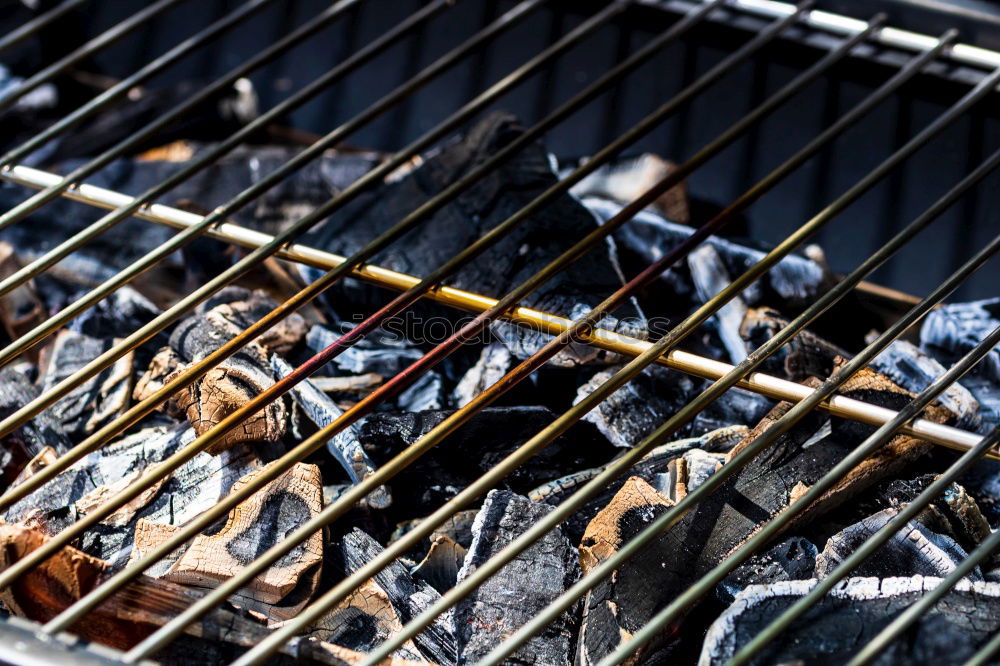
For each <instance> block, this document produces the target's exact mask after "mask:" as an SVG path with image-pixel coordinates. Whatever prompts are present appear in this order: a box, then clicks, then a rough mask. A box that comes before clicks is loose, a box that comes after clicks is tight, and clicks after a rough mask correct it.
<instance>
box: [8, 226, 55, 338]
mask: <svg viewBox="0 0 1000 666" xmlns="http://www.w3.org/2000/svg"><path fill="white" fill-rule="evenodd" d="M23 267H24V263H23V262H22V261H21V259H20V258H19V257H18V256H17V254H16V253H15V251H14V247H13V246H12V245H11V244H10V243H4V242H0V279H7V278H9V277H10V276H11V275H13V274H14V273H16V272H17V271H19V270H20V269H21V268H23ZM44 320H45V305H44V303H42V301H41V299H40V298H39V297H38V294H37V293H36V290H35V282H34V280H28V281H27V282H25V283H24V284H21V285H20V286H17V287H15V288H13V289H11V290H10V291H8V292H7V293H6V294H4V295H3V296H0V322H2V324H3V328H4V330H5V331H6V332H7V336H8V337H9V338H10V339H11V340H16V339H18V338H19V337H21V336H22V335H24V334H25V333H27V332H28V331H30V330H31V329H33V328H34V327H35V326H38V325H39V324H41V323H42V322H43V321H44Z"/></svg>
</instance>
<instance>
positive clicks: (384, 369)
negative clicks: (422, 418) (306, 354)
mask: <svg viewBox="0 0 1000 666" xmlns="http://www.w3.org/2000/svg"><path fill="white" fill-rule="evenodd" d="M339 338H340V336H339V335H338V334H337V333H334V332H333V331H331V330H330V329H328V328H325V327H323V326H320V325H316V326H313V327H312V328H311V329H309V332H308V334H307V335H306V338H305V342H306V345H307V346H308V347H309V349H310V350H312V351H313V352H319V351H321V350H322V349H324V348H326V347H328V346H330V345H331V344H333V343H334V342H336V341H337V340H338V339H339ZM423 355H424V353H423V352H422V351H420V349H418V348H417V347H415V346H413V345H412V344H411V343H410V342H408V341H407V340H405V339H400V338H393V337H391V336H383V335H370V336H368V337H366V338H364V339H362V340H360V341H359V342H358V343H357V344H354V345H351V346H350V347H349V348H347V349H345V350H344V351H343V352H341V353H340V354H338V355H337V357H336V358H334V359H333V360H332V361H331V362H330V363H328V364H327V365H326V367H325V369H324V370H322V371H321V372H323V373H326V374H331V375H344V374H351V375H365V374H371V373H374V374H377V375H381V376H382V377H393V376H395V375H397V374H399V373H400V372H402V371H403V370H405V369H406V368H407V367H408V366H409V365H411V364H412V363H413V362H415V361H416V360H418V359H419V358H420V357H421V356H423ZM394 402H395V404H396V406H397V407H398V408H399V409H402V410H405V411H408V412H419V411H425V410H428V409H441V408H442V407H445V406H447V404H448V400H447V399H446V397H445V393H444V382H443V380H442V378H441V375H440V374H439V373H438V372H436V371H433V370H432V371H430V372H426V373H424V374H423V375H421V376H420V378H419V379H418V380H417V381H416V382H414V383H413V384H412V385H411V386H409V387H408V388H407V389H406V390H404V391H402V392H401V393H400V394H399V395H398V396H396V398H395V400H394Z"/></svg>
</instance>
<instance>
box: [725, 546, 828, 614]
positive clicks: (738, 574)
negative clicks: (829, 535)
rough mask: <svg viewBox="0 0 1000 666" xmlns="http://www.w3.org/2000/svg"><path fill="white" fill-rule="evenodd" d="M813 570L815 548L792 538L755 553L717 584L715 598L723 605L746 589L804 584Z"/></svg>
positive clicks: (814, 566) (730, 601)
mask: <svg viewBox="0 0 1000 666" xmlns="http://www.w3.org/2000/svg"><path fill="white" fill-rule="evenodd" d="M815 568H816V546H814V545H813V544H812V542H811V541H809V540H808V539H803V538H802V537H792V538H790V539H787V540H785V541H782V542H781V543H779V544H778V545H776V546H772V547H771V548H769V549H767V550H766V551H764V552H763V553H757V554H755V555H753V556H751V557H750V559H749V560H748V561H747V562H745V563H743V564H742V565H740V566H739V567H737V568H736V570H734V571H733V572H732V573H731V574H729V575H728V576H726V578H725V579H724V580H723V581H722V582H721V583H719V584H718V586H716V588H715V594H716V596H718V597H719V599H720V600H721V601H722V602H723V603H725V604H731V603H733V599H735V598H736V595H737V594H739V593H740V592H742V591H743V590H744V589H746V588H747V586H749V585H762V584H765V583H776V582H778V581H786V580H808V579H810V578H812V577H813V571H814V570H815Z"/></svg>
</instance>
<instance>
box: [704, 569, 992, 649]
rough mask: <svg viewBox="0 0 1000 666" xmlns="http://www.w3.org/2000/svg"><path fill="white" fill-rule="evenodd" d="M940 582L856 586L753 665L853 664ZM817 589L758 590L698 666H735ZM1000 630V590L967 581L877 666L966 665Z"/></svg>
mask: <svg viewBox="0 0 1000 666" xmlns="http://www.w3.org/2000/svg"><path fill="white" fill-rule="evenodd" d="M939 583H940V580H938V579H934V578H924V577H922V576H913V577H912V578H887V579H884V580H879V579H877V578H849V579H847V580H846V581H844V582H843V583H841V584H838V585H837V586H836V587H834V588H833V590H831V591H830V592H829V593H827V594H826V596H824V597H823V599H822V600H821V601H820V602H819V603H818V604H816V605H815V606H813V607H812V608H811V609H810V610H809V611H807V612H806V613H805V614H804V615H803V616H802V617H801V618H799V619H798V620H796V621H795V622H794V623H793V624H792V626H791V627H790V628H789V629H788V630H786V631H784V632H782V633H781V634H779V635H778V636H777V638H776V639H775V640H773V641H772V642H771V643H769V644H768V645H767V646H766V647H765V648H764V649H762V650H761V651H760V652H758V653H757V654H756V655H754V657H753V658H752V659H751V660H750V662H749V663H751V664H787V663H805V664H815V663H827V664H840V663H845V662H847V661H848V660H849V659H850V657H851V655H853V654H854V653H855V652H857V650H859V649H860V648H861V647H862V646H864V645H865V644H866V643H868V641H870V640H871V639H872V638H874V637H875V635H876V634H877V633H878V632H879V631H880V630H881V629H882V628H883V627H885V626H886V625H887V624H888V623H889V622H890V621H892V620H893V619H894V618H895V617H896V616H897V615H898V614H899V613H900V612H902V611H903V610H904V609H905V608H906V607H908V606H910V605H912V604H913V603H914V602H916V601H917V600H918V599H919V598H920V597H922V596H923V595H924V594H926V593H927V592H929V591H930V590H932V589H933V588H935V587H937V585H938V584H939ZM814 585H815V581H805V580H801V581H784V582H777V583H771V584H767V585H751V586H750V587H748V588H747V589H746V590H744V591H743V592H742V593H741V594H740V595H739V596H738V597H737V598H736V601H735V602H734V603H733V605H732V606H730V607H729V609H728V610H727V611H726V612H725V613H723V614H722V615H721V616H720V617H719V618H718V619H717V620H716V621H715V622H714V623H713V624H712V627H711V628H710V629H709V631H708V635H707V636H706V637H705V642H704V645H703V648H702V652H701V658H700V659H699V661H698V663H699V664H701V665H702V666H714V665H716V664H718V665H721V664H724V663H727V662H728V661H729V659H731V658H732V656H733V655H734V654H735V653H736V651H737V650H738V649H740V648H741V647H742V646H744V645H745V644H746V643H747V642H748V641H749V640H750V639H751V638H752V637H753V636H755V635H756V634H757V633H759V632H760V631H761V630H763V629H764V627H766V626H767V625H768V624H769V623H770V622H771V621H772V620H774V619H775V618H777V617H778V616H779V615H780V614H781V613H782V612H783V611H784V610H786V609H787V608H788V607H789V606H791V604H793V603H794V602H795V601H797V600H798V599H799V598H801V597H802V596H803V595H805V594H807V593H808V592H809V591H810V590H811V589H812V587H813V586H814ZM998 629H1000V585H998V584H996V583H978V582H977V583H969V582H968V581H961V582H959V584H958V585H957V586H956V588H955V589H954V590H953V591H951V592H949V593H948V594H947V595H946V596H945V597H944V598H943V599H942V600H941V601H939V602H938V603H937V604H936V605H935V606H934V607H932V608H931V609H930V610H929V611H928V612H927V613H925V614H924V615H922V616H921V617H920V619H919V620H917V622H916V624H915V625H914V627H913V628H912V629H910V630H909V631H908V632H907V633H906V634H904V635H903V637H901V638H900V640H898V641H896V642H895V643H893V644H892V645H891V646H890V647H889V648H888V649H887V650H886V651H885V652H883V653H882V654H881V655H880V656H879V657H878V658H877V659H876V660H875V661H874V662H873V663H875V664H878V665H879V666H888V665H889V664H899V665H903V664H962V663H964V662H965V661H966V660H967V659H969V658H970V657H971V656H972V655H973V653H974V652H975V651H976V650H977V649H978V648H979V647H980V646H981V645H982V644H983V643H985V642H986V641H987V640H989V639H990V638H991V637H992V635H993V634H994V633H995V632H996V631H997V630H998Z"/></svg>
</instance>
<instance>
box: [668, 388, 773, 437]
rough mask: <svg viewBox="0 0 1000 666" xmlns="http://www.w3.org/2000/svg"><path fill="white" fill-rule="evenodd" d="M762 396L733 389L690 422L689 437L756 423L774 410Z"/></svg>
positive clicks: (769, 401)
mask: <svg viewBox="0 0 1000 666" xmlns="http://www.w3.org/2000/svg"><path fill="white" fill-rule="evenodd" d="M774 405H775V402H774V401H773V400H769V399H767V398H765V397H764V396H762V395H759V394H757V393H752V392H750V391H745V390H743V389H741V388H736V387H733V388H731V389H729V390H728V391H726V392H725V393H723V394H722V395H721V396H719V397H718V398H716V399H715V400H713V401H712V404H710V405H709V406H708V407H707V408H706V409H704V410H702V411H701V412H699V413H698V415H697V416H695V417H694V419H692V420H691V425H690V429H689V433H688V434H689V435H690V436H691V437H698V436H700V435H704V434H706V433H709V432H712V431H713V430H718V429H719V428H726V427H730V426H732V425H733V424H744V423H757V422H758V421H760V420H761V419H762V418H764V417H765V416H766V415H767V413H768V412H769V411H771V410H772V409H773V408H774Z"/></svg>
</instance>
